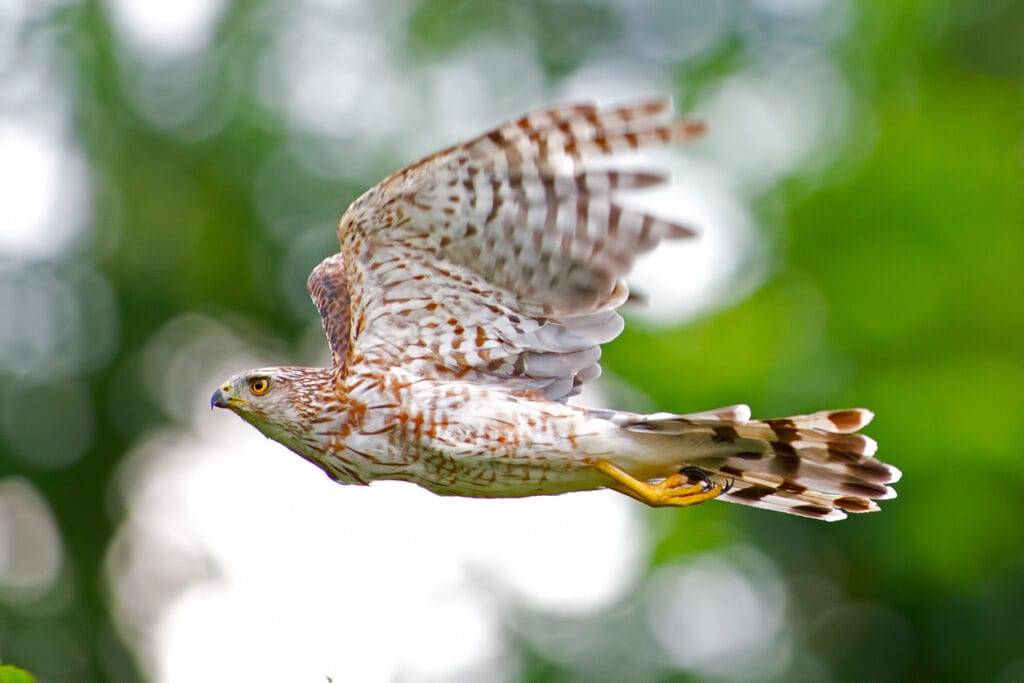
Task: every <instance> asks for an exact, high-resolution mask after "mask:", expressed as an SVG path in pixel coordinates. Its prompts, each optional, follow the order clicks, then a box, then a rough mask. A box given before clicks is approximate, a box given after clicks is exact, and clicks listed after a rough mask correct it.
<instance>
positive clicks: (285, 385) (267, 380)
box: [210, 367, 330, 457]
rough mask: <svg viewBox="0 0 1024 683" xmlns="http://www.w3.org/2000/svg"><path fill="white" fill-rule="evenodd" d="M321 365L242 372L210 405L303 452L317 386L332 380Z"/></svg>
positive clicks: (216, 393)
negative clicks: (226, 411) (224, 409)
mask: <svg viewBox="0 0 1024 683" xmlns="http://www.w3.org/2000/svg"><path fill="white" fill-rule="evenodd" d="M329 374H330V373H329V371H327V370H324V369H321V368H299V367H276V368H259V369H257V370H247V371H246V372H240V373H238V374H237V375H235V376H234V377H232V378H231V379H229V380H228V381H226V382H224V384H222V385H221V386H220V388H219V389H217V391H215V392H213V396H211V397H210V407H211V408H227V409H228V410H230V411H231V412H233V413H235V414H236V415H238V416H239V417H241V418H242V419H243V420H245V421H246V422H248V423H249V424H251V425H253V426H254V427H256V429H258V430H260V431H261V432H262V433H263V434H264V436H266V437H268V438H270V439H273V440H274V441H278V442H280V443H282V444H284V445H285V446H287V447H288V448H290V449H291V450H293V451H295V452H296V453H299V454H300V455H303V456H304V457H305V456H308V454H307V453H306V452H305V450H306V448H304V446H305V444H307V443H308V440H309V436H310V432H311V428H310V427H311V420H312V418H313V417H315V415H314V413H316V412H317V408H316V406H317V404H318V402H317V401H316V400H315V389H316V388H317V387H323V386H325V384H326V383H327V382H329Z"/></svg>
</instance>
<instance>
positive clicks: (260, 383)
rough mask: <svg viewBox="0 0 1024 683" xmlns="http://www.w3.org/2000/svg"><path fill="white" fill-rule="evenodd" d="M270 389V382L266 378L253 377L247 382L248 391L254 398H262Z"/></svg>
mask: <svg viewBox="0 0 1024 683" xmlns="http://www.w3.org/2000/svg"><path fill="white" fill-rule="evenodd" d="M268 389H270V380H269V379H267V378H266V377H254V378H253V379H251V380H250V381H249V391H251V392H252V393H253V395H254V396H262V395H263V394H265V393H267V390H268Z"/></svg>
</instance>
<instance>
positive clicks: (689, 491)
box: [594, 460, 722, 507]
mask: <svg viewBox="0 0 1024 683" xmlns="http://www.w3.org/2000/svg"><path fill="white" fill-rule="evenodd" d="M594 469H596V470H598V471H599V472H601V473H602V474H604V475H605V476H607V477H608V478H609V479H611V480H613V481H614V482H615V484H616V485H613V486H610V487H609V488H613V489H615V490H616V491H619V492H621V493H625V494H626V495H627V496H631V497H633V498H636V499H637V500H639V501H640V502H641V503H647V504H648V505H650V506H651V507H666V506H674V507H686V506H687V505H697V504H698V503H703V502H704V501H706V500H711V499H712V498H717V497H718V496H720V495H721V494H722V487H721V486H719V485H718V484H716V483H714V482H711V483H710V485H708V484H705V483H702V482H697V483H696V484H691V483H690V479H689V477H687V476H686V475H684V474H673V475H672V476H670V477H667V478H665V479H664V480H662V481H660V482H658V483H657V484H648V483H647V482H644V481H640V480H639V479H636V478H635V477H632V476H630V475H629V474H628V473H627V472H625V471H623V470H622V469H620V468H618V467H616V466H615V465H613V464H611V463H610V462H608V461H607V460H598V461H597V462H595V463H594Z"/></svg>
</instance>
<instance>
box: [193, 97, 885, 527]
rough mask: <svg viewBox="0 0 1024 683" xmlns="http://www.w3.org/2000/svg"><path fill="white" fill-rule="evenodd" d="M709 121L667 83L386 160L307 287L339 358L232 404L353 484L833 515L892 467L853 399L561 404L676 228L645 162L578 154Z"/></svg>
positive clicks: (666, 139)
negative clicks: (879, 455) (771, 409)
mask: <svg viewBox="0 0 1024 683" xmlns="http://www.w3.org/2000/svg"><path fill="white" fill-rule="evenodd" d="M703 130H704V126H703V125H702V124H700V123H695V122H691V121H680V120H672V119H671V102H670V101H669V100H667V99H661V100H654V101H644V102H637V103H633V104H628V105H625V106H621V107H613V108H601V107H598V106H595V105H589V104H583V105H579V104H577V105H564V106H556V107H553V108H550V109H545V110H542V111H537V112H534V113H531V114H527V115H526V116H523V117H521V118H519V119H516V120H514V121H511V122H508V123H506V124H504V125H502V126H499V127H498V128H496V129H494V130H492V131H489V132H487V133H484V134H483V135H480V136H479V137H476V138H473V139H472V140H469V141H468V142H464V143H462V144H460V145H456V146H454V147H450V148H448V149H445V150H443V151H441V152H438V153H436V154H434V155H432V156H429V157H427V158H425V159H422V160H421V161H418V162H416V163H414V164H412V165H411V166H408V167H407V168H405V169H402V170H401V171H398V172H397V173H395V174H393V175H392V176H390V177H389V178H387V179H385V180H384V181H382V182H381V183H380V184H378V185H377V186H375V187H373V188H371V189H370V190H369V191H368V192H366V193H365V194H364V195H363V196H362V197H360V198H359V199H357V200H356V201H355V202H354V203H353V204H352V205H351V206H350V207H349V209H348V210H347V211H346V212H345V214H344V216H342V219H341V222H340V223H339V225H338V242H339V245H340V252H339V253H338V254H335V255H333V256H330V257H328V258H327V259H325V260H324V261H323V262H322V263H321V264H320V265H319V266H317V267H316V268H315V269H314V270H313V272H312V274H311V275H310V277H309V281H308V283H307V286H308V289H309V292H310V294H311V295H312V297H313V301H314V303H315V304H316V307H317V309H318V310H319V312H320V316H321V319H322V321H323V327H324V331H325V333H326V335H327V338H328V342H329V344H330V348H331V354H332V365H331V367H329V368H301V367H277V368H263V369H259V370H251V371H247V372H243V373H240V374H238V375H235V376H234V377H232V378H231V379H229V380H228V381H227V382H225V383H224V384H223V386H221V387H220V388H219V389H218V390H217V391H216V393H215V394H214V395H213V397H212V399H211V405H213V406H216V407H221V408H228V409H230V410H232V411H233V412H235V413H237V414H238V415H240V416H241V417H242V418H243V419H245V420H246V421H247V422H249V423H251V424H252V425H254V426H255V427H256V428H257V429H259V430H260V431H261V432H263V433H264V434H265V435H266V436H268V437H270V438H272V439H274V440H276V441H279V442H281V443H282V444H284V445H285V446H287V447H288V448H290V449H291V450H293V451H294V452H296V453H298V454H299V455H301V456H302V457H303V458H305V459H307V460H309V461H310V462H312V463H314V464H316V465H317V466H318V467H320V468H322V469H323V470H324V471H325V472H326V473H327V474H328V475H329V476H330V477H331V478H333V479H335V480H336V481H338V482H342V483H347V484H368V483H370V482H372V481H376V480H386V479H390V480H402V481H409V482H413V483H416V484H419V485H420V486H423V487H425V488H427V489H429V490H431V491H434V492H436V493H438V494H442V495H456V496H473V497H519V496H533V495H548V494H558V493H565V492H568V491H582V490H592V489H599V488H610V489H614V490H616V491H619V492H621V493H624V494H626V495H628V496H631V497H633V498H635V499H637V500H639V501H642V502H644V503H647V504H648V505H651V506H676V507H682V506H688V505H694V504H697V503H701V502H704V501H706V500H711V499H719V500H725V501H729V502H733V503H741V504H744V505H750V506H753V507H759V508H764V509H767V510H776V511H780V512H786V513H790V514H796V515H803V516H807V517H814V518H818V519H825V520H836V519H842V518H844V517H846V513H847V512H869V511H874V510H877V509H878V505H877V503H876V502H875V501H876V500H881V499H886V498H893V497H895V495H896V493H895V491H894V490H893V488H892V487H891V486H890V484H893V483H895V482H896V481H897V480H898V479H899V477H900V472H899V470H897V469H896V468H894V467H892V466H890V465H886V464H884V463H882V462H880V461H879V460H877V459H875V457H874V454H875V448H876V445H875V442H874V441H873V440H872V439H870V438H869V437H867V436H864V435H861V434H857V433H856V432H857V431H859V430H860V429H861V428H862V427H864V426H865V425H866V424H867V423H868V422H869V421H870V420H871V418H872V413H871V412H870V411H867V410H864V409H860V408H855V409H847V410H832V411H821V412H816V413H812V414H809V415H799V416H793V417H788V418H781V419H772V420H752V419H751V418H750V410H749V409H748V408H747V407H746V406H742V405H741V406H732V407H729V408H722V409H718V410H711V411H707V412H703V413H695V414H688V415H675V414H671V413H657V414H653V415H641V414H635V413H629V412H625V411H617V410H595V409H588V408H584V407H580V406H575V405H572V404H571V403H570V400H569V399H570V398H571V397H572V396H574V395H576V394H577V393H579V391H580V389H581V388H582V386H583V385H584V384H585V383H586V382H587V381H590V380H592V379H594V378H596V377H597V376H598V375H600V371H601V369H600V365H599V364H598V359H599V358H600V355H601V350H600V346H601V344H604V343H605V342H609V341H611V340H612V339H614V338H615V337H616V336H618V334H619V333H620V332H621V331H622V328H623V320H622V318H621V316H620V315H619V314H618V313H617V311H616V309H617V307H618V306H620V305H621V304H622V303H623V302H625V301H626V299H627V298H628V296H629V290H628V288H627V287H626V284H625V282H624V280H623V278H624V277H625V276H626V275H627V274H628V272H629V271H630V269H631V268H632V266H633V262H634V260H635V258H636V256H637V255H639V254H642V253H644V252H647V251H650V250H652V249H654V248H655V247H657V246H658V244H659V243H660V242H661V241H662V240H675V239H686V238H689V237H691V236H693V235H694V232H693V231H692V230H691V229H690V228H689V227H687V226H684V225H680V224H677V223H674V222H671V221H667V220H663V219H660V218H657V217H655V216H652V215H650V214H648V213H646V212H644V211H640V210H634V209H630V208H628V207H626V206H623V205H622V204H620V203H619V202H618V200H617V198H616V197H615V196H614V194H613V193H614V192H615V191H616V190H628V189H633V188H640V187H646V186H650V185H654V184H658V183H662V182H665V181H666V180H667V178H666V177H665V176H664V175H663V174H661V173H657V172H638V171H633V170H615V169H606V168H602V169H601V170H588V169H587V168H586V166H585V161H586V160H587V159H588V158H593V157H599V156H606V155H610V154H614V153H616V152H621V151H628V150H633V149H637V148H640V147H646V146H654V145H666V144H671V143H680V142H685V141H687V140H689V139H691V138H693V137H695V136H697V135H699V134H700V133H702V132H703Z"/></svg>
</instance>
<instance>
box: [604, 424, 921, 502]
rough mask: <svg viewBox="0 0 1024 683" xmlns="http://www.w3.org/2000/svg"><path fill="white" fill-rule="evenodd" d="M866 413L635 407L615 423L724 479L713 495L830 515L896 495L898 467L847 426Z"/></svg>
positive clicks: (662, 453) (716, 478)
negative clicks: (680, 411)
mask: <svg viewBox="0 0 1024 683" xmlns="http://www.w3.org/2000/svg"><path fill="white" fill-rule="evenodd" d="M873 417H874V414H873V413H872V412H871V411H870V410H865V409H864V408H851V409H846V410H824V411H820V412H817V413H812V414H810V415H796V416H793V417H785V418H778V419H773V420H751V419H750V408H748V407H747V406H744V405H739V406H730V407H728V408H721V409H719V410H712V411H708V412H705V413H694V414H690V415H673V414H670V413H656V414H653V415H635V416H633V418H634V419H632V420H629V419H624V420H623V421H622V422H621V423H620V426H621V427H623V428H624V429H625V430H626V431H627V432H629V433H630V434H631V435H632V436H635V438H636V439H637V440H638V441H639V442H641V443H640V445H642V446H647V447H650V446H653V447H654V449H655V450H656V451H657V452H658V454H659V459H663V458H670V457H674V458H675V463H674V464H678V466H679V467H680V468H681V467H685V466H694V467H699V468H700V469H702V470H703V471H704V472H706V473H707V474H708V475H709V477H710V478H711V480H712V481H714V482H715V483H717V484H718V485H720V486H722V487H723V488H725V487H726V486H729V489H728V491H726V492H725V493H723V494H722V495H721V496H719V498H718V500H725V501H728V502H730V503H739V504H741V505H750V506H752V507H757V508H764V509H766V510H776V511H778V512H785V513H788V514H793V515H802V516H805V517H813V518H816V519H824V520H828V521H834V520H838V519H844V518H845V517H846V513H848V512H874V511H876V510H878V509H879V507H878V504H877V503H876V502H875V501H876V500H885V499H888V498H895V497H896V491H895V490H894V489H893V488H892V487H891V486H889V484H894V483H895V482H897V481H899V478H900V476H901V472H900V471H899V470H898V469H896V468H895V467H893V466H891V465H887V464H885V463H883V462H881V461H879V460H876V459H875V457H874V455H875V451H876V449H877V444H876V443H875V441H874V439H872V438H870V437H868V436H865V435H863V434H855V433H854V432H857V431H858V430H860V429H861V428H862V427H864V426H865V425H867V424H868V423H869V422H871V419H872V418H873ZM659 436H660V437H661V438H660V439H659V438H657V437H659ZM651 437H655V438H651ZM680 456H682V457H680ZM680 460H681V462H680ZM663 462H664V460H663ZM730 485H731V486H730Z"/></svg>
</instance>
